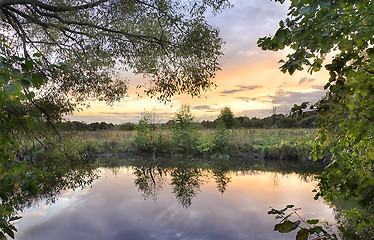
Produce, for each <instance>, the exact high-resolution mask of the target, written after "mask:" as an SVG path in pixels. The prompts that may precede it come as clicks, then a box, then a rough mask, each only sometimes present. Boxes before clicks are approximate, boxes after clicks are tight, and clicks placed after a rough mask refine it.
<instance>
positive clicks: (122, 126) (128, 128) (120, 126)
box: [114, 122, 136, 131]
mask: <svg viewBox="0 0 374 240" xmlns="http://www.w3.org/2000/svg"><path fill="white" fill-rule="evenodd" d="M135 126H136V124H135V123H132V122H126V123H121V124H117V125H116V126H115V127H114V129H116V130H120V131H132V130H135Z"/></svg>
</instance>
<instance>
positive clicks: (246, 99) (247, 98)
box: [235, 97, 257, 102]
mask: <svg viewBox="0 0 374 240" xmlns="http://www.w3.org/2000/svg"><path fill="white" fill-rule="evenodd" d="M235 99H240V100H243V101H244V102H255V101H257V98H254V97H252V98H251V97H237V98H235Z"/></svg>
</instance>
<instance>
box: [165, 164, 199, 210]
mask: <svg viewBox="0 0 374 240" xmlns="http://www.w3.org/2000/svg"><path fill="white" fill-rule="evenodd" d="M170 175H171V177H172V179H171V185H172V187H173V193H174V194H175V197H176V199H177V201H178V202H179V203H180V204H181V205H182V206H183V207H185V208H188V207H189V206H191V204H192V199H193V198H194V197H195V196H196V195H197V194H198V192H200V186H201V184H202V183H203V182H204V176H203V170H201V169H196V168H175V169H174V170H173V171H172V172H171V174H170Z"/></svg>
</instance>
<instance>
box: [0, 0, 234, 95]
mask: <svg viewBox="0 0 374 240" xmlns="http://www.w3.org/2000/svg"><path fill="white" fill-rule="evenodd" d="M227 6H229V3H228V1H227V0H216V1H212V0H202V1H199V2H195V3H194V4H191V3H188V2H183V1H165V0H162V1H158V0H157V1H156V0H146V1H140V0H130V1H121V0H95V1H90V2H89V3H87V1H83V0H78V1H70V0H69V1H58V0H51V1H39V0H17V1H11V0H1V1H0V10H1V16H2V17H1V20H0V21H1V27H0V31H1V33H3V34H4V37H5V36H6V37H5V38H6V39H8V40H9V41H8V42H9V43H11V44H12V46H14V47H18V49H19V50H21V51H22V52H23V56H24V57H25V58H29V57H30V55H32V54H33V53H35V52H39V53H41V54H42V56H43V59H42V61H43V62H44V63H51V62H52V63H56V62H64V63H65V64H66V65H67V67H66V69H65V71H64V73H63V74H61V75H59V76H58V77H57V78H54V79H51V80H50V81H48V82H45V83H44V85H45V89H47V90H48V91H46V90H45V91H43V94H44V95H47V96H48V97H50V98H51V97H52V96H55V98H57V96H58V97H61V96H64V94H69V96H73V97H74V98H76V100H79V101H82V100H85V99H87V98H96V99H100V100H108V101H115V100H118V99H121V98H122V97H123V96H124V95H125V94H126V91H127V80H125V79H119V77H118V72H116V71H114V69H115V68H116V67H118V66H119V68H120V70H130V71H133V72H134V73H137V74H143V75H144V76H147V77H149V78H150V84H151V85H150V86H148V87H147V88H146V89H145V92H146V93H148V94H150V95H157V94H159V97H160V98H161V99H169V98H170V97H171V96H173V95H174V94H179V93H189V94H192V95H198V94H199V93H200V91H201V90H206V89H209V88H210V87H211V86H212V85H214V83H213V82H212V80H211V79H212V78H213V77H214V76H215V72H216V71H217V70H219V63H218V60H219V58H220V56H221V55H222V50H221V44H222V40H221V38H220V37H219V36H218V34H219V31H218V29H216V28H213V27H211V26H210V25H209V24H208V23H207V22H206V20H205V18H204V15H203V13H204V12H205V11H206V10H207V9H208V8H211V9H212V11H213V12H215V13H216V12H218V11H220V10H221V9H222V8H224V7H227ZM5 33H6V34H5Z"/></svg>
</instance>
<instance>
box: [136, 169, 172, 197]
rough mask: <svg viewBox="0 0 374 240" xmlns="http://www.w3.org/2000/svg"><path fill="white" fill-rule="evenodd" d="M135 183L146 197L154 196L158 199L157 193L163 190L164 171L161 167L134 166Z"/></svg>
mask: <svg viewBox="0 0 374 240" xmlns="http://www.w3.org/2000/svg"><path fill="white" fill-rule="evenodd" d="M134 176H135V180H134V184H135V186H137V187H138V189H139V191H140V192H142V194H143V197H144V199H147V198H149V197H150V198H152V199H153V200H154V201H156V200H157V195H158V193H159V191H160V190H162V185H164V183H165V179H164V178H162V176H163V173H162V169H161V168H145V167H141V168H139V167H135V168H134Z"/></svg>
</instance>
